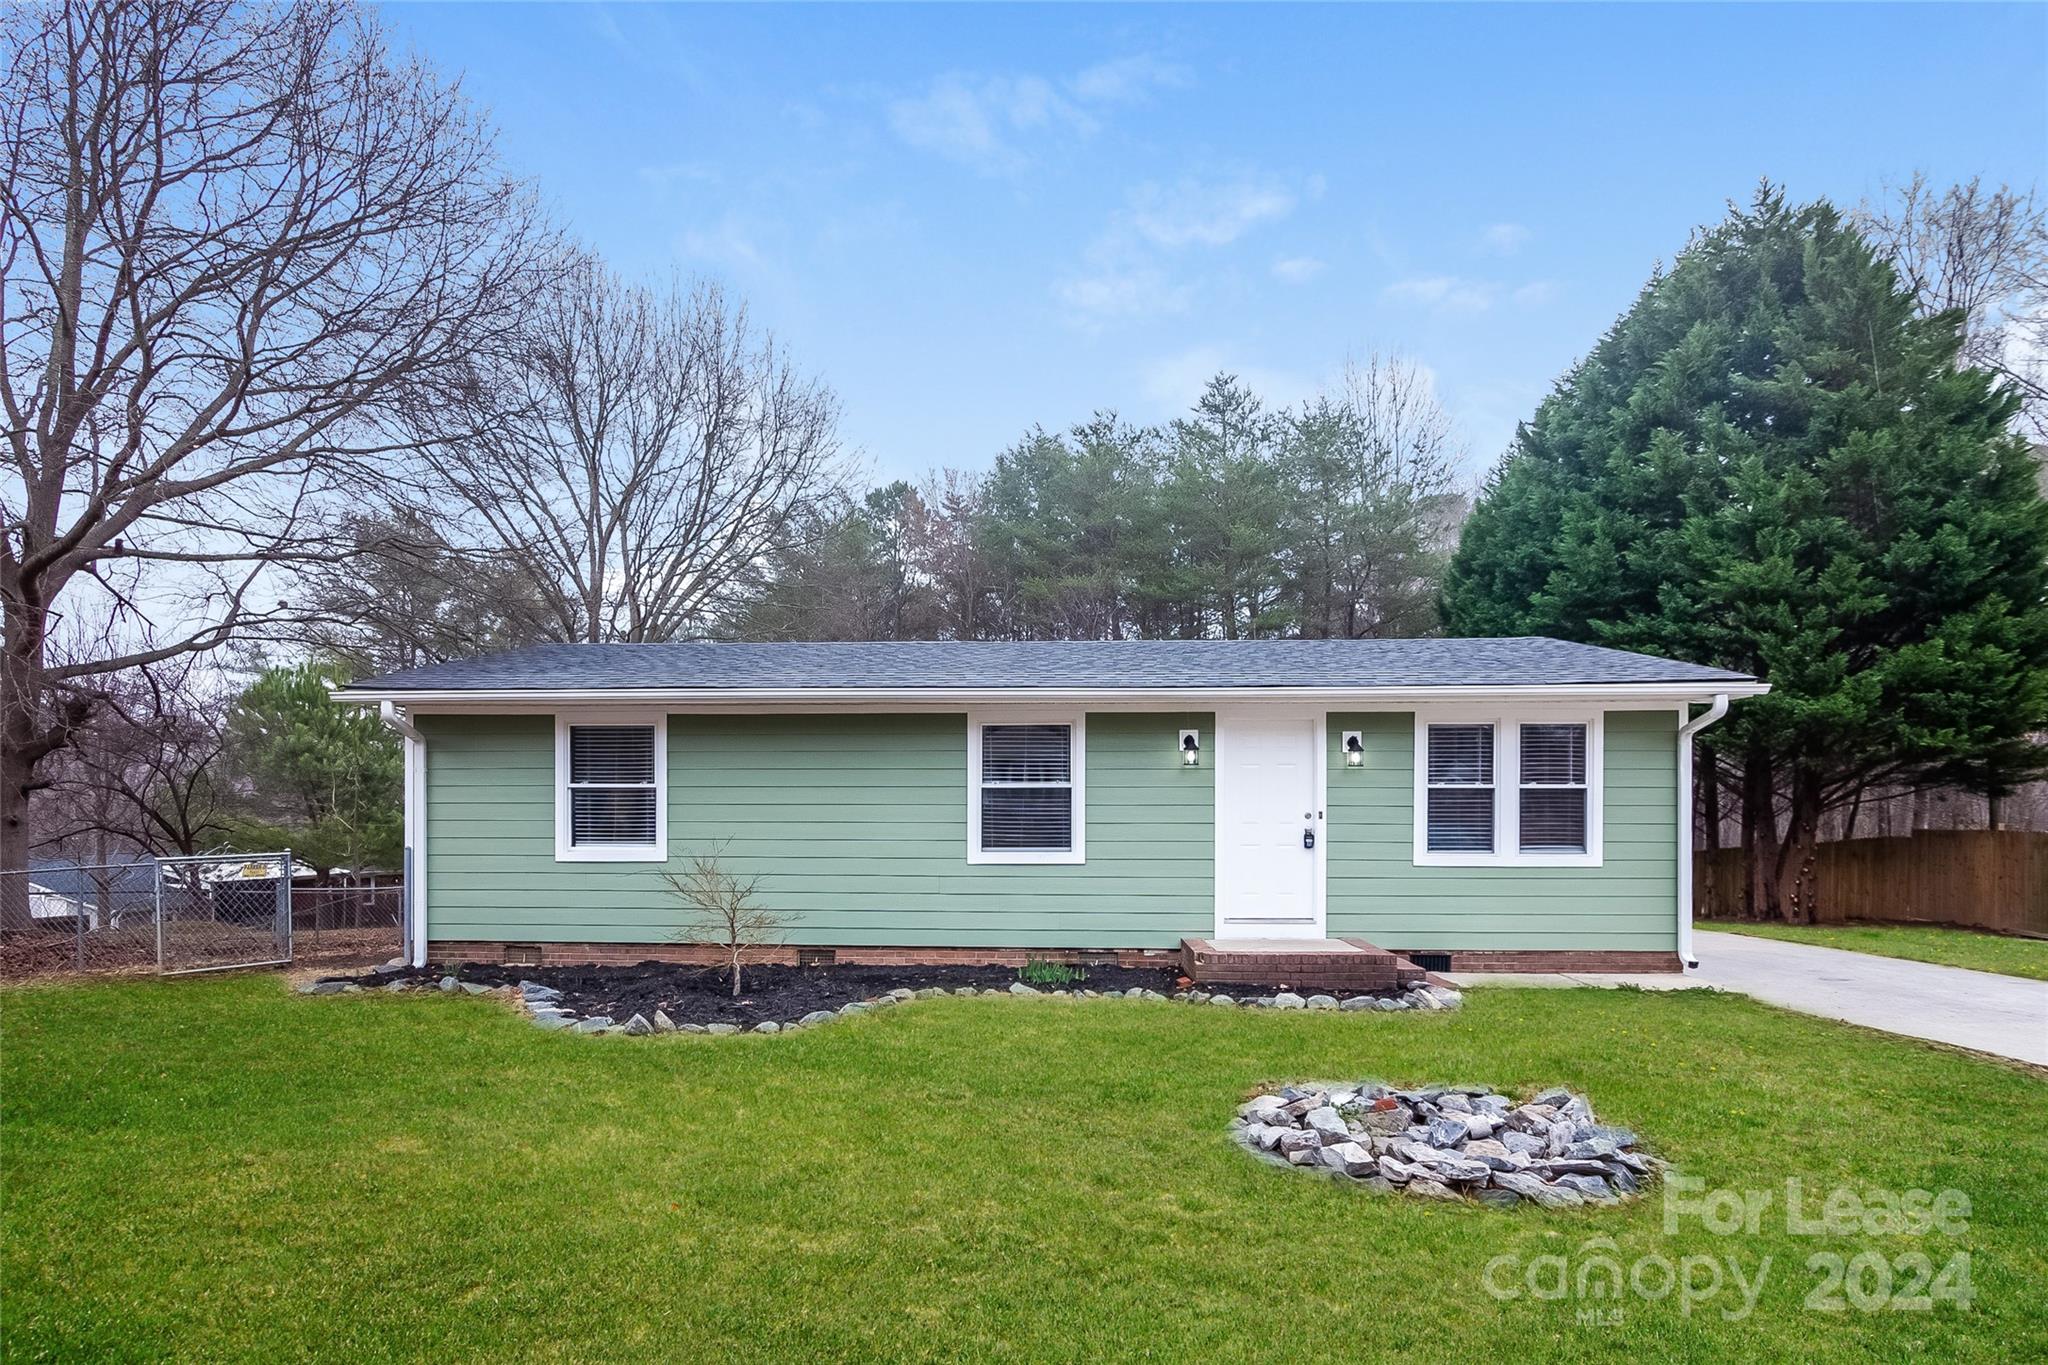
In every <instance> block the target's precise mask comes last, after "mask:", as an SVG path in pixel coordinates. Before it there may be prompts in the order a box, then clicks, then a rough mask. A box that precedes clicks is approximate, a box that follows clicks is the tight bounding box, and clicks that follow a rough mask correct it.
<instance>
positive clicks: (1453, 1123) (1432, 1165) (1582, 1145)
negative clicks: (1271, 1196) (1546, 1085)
mask: <svg viewBox="0 0 2048 1365" xmlns="http://www.w3.org/2000/svg"><path fill="white" fill-rule="evenodd" d="M1232 1132H1233V1135H1234V1136H1235V1137H1236V1138H1237V1140H1238V1141H1239V1142H1240V1143H1242V1144H1243V1145H1244V1147H1245V1148H1246V1150H1248V1151H1250V1152H1251V1153H1252V1154H1253V1155H1255V1156H1257V1157H1259V1158H1261V1159H1263V1160H1266V1161H1271V1162H1275V1163H1277V1164H1280V1165H1285V1166H1290V1167H1294V1168H1297V1169H1302V1170H1307V1171H1313V1172H1317V1173H1320V1174H1324V1175H1328V1176H1331V1177H1334V1178H1336V1179H1339V1180H1350V1181H1353V1182H1355V1183H1358V1184H1361V1185H1364V1186H1367V1187H1369V1188H1371V1189H1374V1190H1379V1191H1382V1192H1385V1193H1400V1194H1408V1195H1413V1196H1415V1197H1416V1198H1420V1199H1440V1200H1460V1201H1470V1202H1473V1203H1478V1204H1485V1205H1488V1206H1490V1207H1494V1208H1509V1207H1513V1206H1514V1205H1517V1204H1522V1203H1530V1204H1535V1205H1537V1206H1539V1207H1541V1208H1573V1207H1578V1206H1581V1205H1586V1204H1614V1203H1619V1202H1621V1201H1622V1200H1625V1199H1631V1198H1634V1197H1635V1196H1636V1195H1638V1194H1640V1193H1641V1192H1642V1189H1643V1187H1644V1186H1645V1185H1646V1184H1648V1183H1649V1182H1650V1181H1651V1180H1652V1179H1654V1178H1655V1177H1656V1175H1657V1174H1658V1172H1659V1171H1661V1170H1662V1169H1663V1166H1664V1163H1663V1162H1662V1161H1661V1160H1659V1159H1658V1158H1656V1157H1654V1156H1651V1155H1649V1154H1648V1153H1647V1152H1644V1151H1642V1150H1641V1149H1640V1144H1639V1142H1638V1140H1637V1138H1636V1135H1635V1134H1634V1133H1632V1132H1630V1131H1629V1130H1628V1129H1626V1128H1615V1127H1610V1126H1608V1125H1605V1124H1603V1123H1601V1122H1600V1121H1599V1120H1598V1119H1597V1118H1595V1117H1594V1114H1593V1106H1592V1103H1591V1102H1590V1101H1589V1100H1588V1099H1587V1098H1586V1097H1585V1096H1584V1095H1579V1094H1574V1093H1573V1092H1571V1091H1569V1090H1561V1089H1560V1090H1546V1091H1543V1092H1541V1093H1538V1094H1536V1095H1533V1096H1531V1097H1530V1098H1528V1099H1527V1100H1524V1101H1517V1100H1515V1099H1513V1098H1511V1097H1510V1096H1507V1095H1504V1094H1501V1093H1499V1092H1497V1091H1493V1090H1487V1089H1484V1088H1482V1087H1473V1086H1436V1087H1429V1088H1424V1089H1419V1090H1399V1089H1395V1088H1394V1087H1392V1086H1387V1085H1382V1084H1380V1083H1378V1082H1376V1081H1359V1082H1355V1083H1351V1084H1343V1083H1338V1084H1302V1085H1289V1086H1284V1087H1282V1088H1280V1089H1278V1090H1275V1091H1271V1092H1269V1093H1267V1094H1262V1095H1258V1096H1255V1097H1254V1098H1252V1099H1251V1100H1250V1101H1248V1102H1247V1103H1246V1104H1244V1105H1242V1106H1241V1107H1240V1108H1239V1109H1238V1113H1237V1119H1236V1121H1235V1122H1234V1123H1233V1124H1232Z"/></svg>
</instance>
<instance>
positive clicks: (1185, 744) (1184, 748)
mask: <svg viewBox="0 0 2048 1365" xmlns="http://www.w3.org/2000/svg"><path fill="white" fill-rule="evenodd" d="M1180 761H1181V764H1182V766H1184V767H1189V768H1192V767H1195V766H1196V765H1197V764H1199V763H1200V762H1201V761H1202V732H1201V731H1200V730H1183V731H1181V732H1180Z"/></svg>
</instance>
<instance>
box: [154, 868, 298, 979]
mask: <svg viewBox="0 0 2048 1365" xmlns="http://www.w3.org/2000/svg"><path fill="white" fill-rule="evenodd" d="M291 960H292V855H291V852H290V850H286V851H284V852H282V853H243V854H210V855H203V856H200V857H196V858H159V859H158V860H157V864H156V969H157V971H158V972H160V973H162V974H163V975H165V976H177V975H181V974H183V973H186V972H214V971H222V970H225V969H226V968H229V967H273V966H278V965H280V964H283V963H286V962H290V961H291Z"/></svg>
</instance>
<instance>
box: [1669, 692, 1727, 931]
mask: <svg viewBox="0 0 2048 1365" xmlns="http://www.w3.org/2000/svg"><path fill="white" fill-rule="evenodd" d="M1689 709H1690V708H1689V707H1682V708H1680V711H1679V714H1680V715H1684V714H1685V712H1686V711H1687V710H1689ZM1727 714H1728V694H1727V693H1726V692H1717V693H1715V694H1714V704H1713V705H1712V706H1709V707H1708V708H1707V709H1706V710H1705V711H1703V712H1701V713H1700V714H1699V715H1697V716H1695V717H1693V718H1692V719H1691V720H1689V721H1687V722H1685V723H1684V724H1683V725H1681V726H1679V727H1678V960H1679V961H1680V962H1682V963H1684V964H1685V965H1686V966H1687V967H1697V966H1699V965H1700V964H1699V959H1697V958H1695V957H1694V956H1693V955H1692V737H1693V736H1694V735H1696V734H1698V733H1699V732H1700V731H1702V730H1704V729H1706V728H1707V727H1708V726H1709V725H1712V724H1713V723H1714V722H1715V721H1717V720H1719V719H1721V717H1723V716H1725V715H1727Z"/></svg>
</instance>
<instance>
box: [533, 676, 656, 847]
mask: <svg viewBox="0 0 2048 1365" xmlns="http://www.w3.org/2000/svg"><path fill="white" fill-rule="evenodd" d="M667 773H668V718H667V717H666V716H660V715H652V716H650V715H646V714H644V713H631V714H618V713H603V714H586V713H577V714H566V715H557V716H556V717H555V861H557V862H565V863H568V862H611V863H643V862H644V863H660V862H666V861H668V782H667V780H666V779H667Z"/></svg>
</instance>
